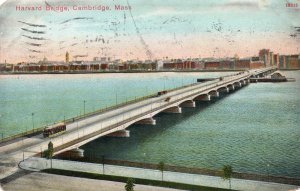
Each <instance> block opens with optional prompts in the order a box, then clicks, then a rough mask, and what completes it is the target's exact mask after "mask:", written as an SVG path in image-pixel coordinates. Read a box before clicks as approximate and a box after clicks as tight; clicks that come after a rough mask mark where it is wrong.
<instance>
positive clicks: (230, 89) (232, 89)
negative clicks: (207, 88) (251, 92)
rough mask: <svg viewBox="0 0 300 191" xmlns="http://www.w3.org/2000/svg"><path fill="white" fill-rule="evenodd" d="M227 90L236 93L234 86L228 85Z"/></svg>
mask: <svg viewBox="0 0 300 191" xmlns="http://www.w3.org/2000/svg"><path fill="white" fill-rule="evenodd" d="M227 88H228V89H229V91H234V90H235V87H234V85H233V84H229V85H227Z"/></svg>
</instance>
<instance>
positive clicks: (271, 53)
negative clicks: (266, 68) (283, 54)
mask: <svg viewBox="0 0 300 191" xmlns="http://www.w3.org/2000/svg"><path fill="white" fill-rule="evenodd" d="M273 65H274V53H273V52H270V66H273Z"/></svg>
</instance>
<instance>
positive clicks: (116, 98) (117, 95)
mask: <svg viewBox="0 0 300 191" xmlns="http://www.w3.org/2000/svg"><path fill="white" fill-rule="evenodd" d="M116 105H118V92H117V91H116Z"/></svg>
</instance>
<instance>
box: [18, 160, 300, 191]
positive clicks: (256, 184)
mask: <svg viewBox="0 0 300 191" xmlns="http://www.w3.org/2000/svg"><path fill="white" fill-rule="evenodd" d="M50 165H51V163H50V160H47V159H43V158H29V159H27V160H25V161H24V162H21V164H20V166H21V167H22V168H24V169H27V170H32V171H39V170H41V169H46V168H50ZM52 168H56V169H63V170H72V171H79V172H89V173H98V174H103V166H102V164H94V163H83V162H76V161H65V160H57V159H53V160H52ZM104 173H105V174H106V175H115V176H125V177H133V178H142V179H151V180H161V172H160V171H159V170H153V169H142V168H134V167H124V166H115V165H105V166H104ZM163 177H164V181H169V182H177V183H184V184H192V185H201V186H208V187H216V188H228V181H224V180H223V179H222V178H221V177H215V176H207V175H199V174H188V173H179V172H170V171H165V172H164V174H163ZM231 182H232V189H234V190H245V191H257V190H259V191H288V190H296V189H297V188H298V189H300V187H298V186H294V185H287V184H278V183H270V182H262V181H253V180H243V179H231Z"/></svg>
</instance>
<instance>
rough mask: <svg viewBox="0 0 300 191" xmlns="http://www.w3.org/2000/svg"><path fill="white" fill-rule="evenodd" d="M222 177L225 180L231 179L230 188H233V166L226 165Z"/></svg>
mask: <svg viewBox="0 0 300 191" xmlns="http://www.w3.org/2000/svg"><path fill="white" fill-rule="evenodd" d="M222 172H223V174H222V177H223V179H224V180H228V181H229V189H230V190H231V177H232V173H233V170H232V167H231V166H230V165H224V166H223V168H222Z"/></svg>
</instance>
